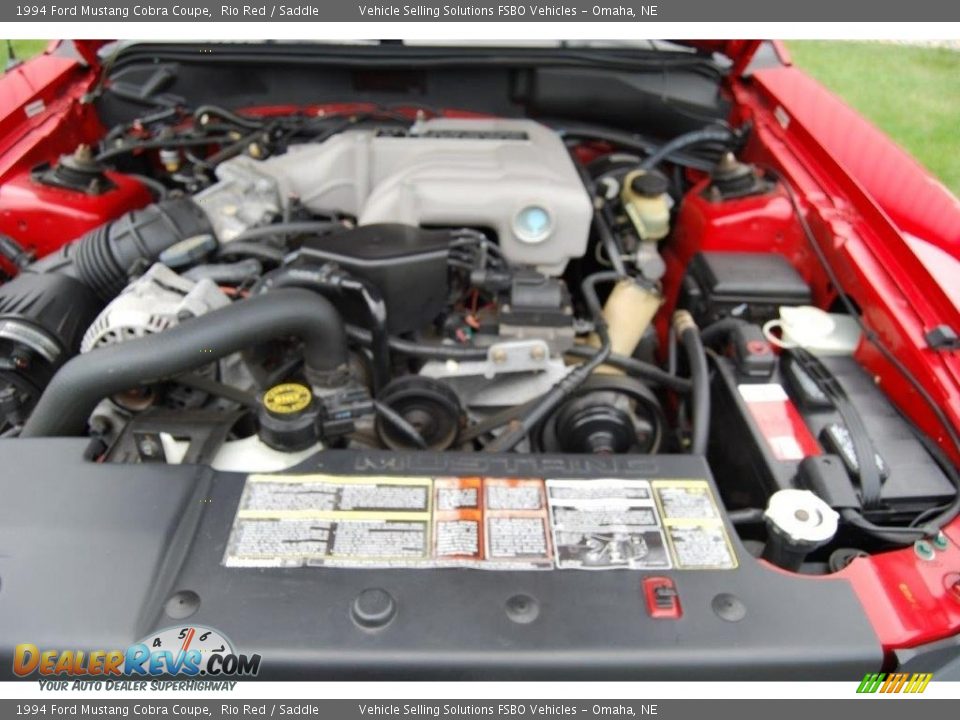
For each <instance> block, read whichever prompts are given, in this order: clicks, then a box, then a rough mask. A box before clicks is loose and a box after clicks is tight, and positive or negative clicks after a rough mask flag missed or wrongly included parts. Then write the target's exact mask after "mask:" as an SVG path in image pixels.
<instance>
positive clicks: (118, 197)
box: [0, 172, 152, 257]
mask: <svg viewBox="0 0 960 720" xmlns="http://www.w3.org/2000/svg"><path fill="white" fill-rule="evenodd" d="M107 177H108V178H110V180H111V181H113V183H114V184H115V185H116V187H115V188H114V189H112V190H110V191H108V192H105V193H103V194H102V195H87V194H86V193H82V192H76V191H72V190H65V189H62V188H57V187H50V186H46V185H41V184H39V183H37V182H35V181H34V180H33V179H32V178H31V177H30V174H29V173H21V174H20V175H17V176H16V177H14V178H12V179H10V180H8V181H6V182H5V183H3V184H2V185H0V233H2V234H4V235H8V236H10V237H12V238H13V239H14V240H16V241H17V242H19V243H20V245H21V246H22V247H24V248H26V249H29V250H32V251H33V252H34V254H35V255H36V257H43V256H44V255H46V254H48V253H51V252H54V251H55V250H58V249H59V248H60V247H61V246H62V245H64V244H65V243H68V242H70V241H71V240H74V239H76V238H78V237H80V236H81V235H83V234H84V233H85V232H87V231H88V230H92V229H93V228H95V227H97V226H98V225H102V224H103V223H104V222H106V221H107V220H110V219H112V218H115V217H118V216H120V215H122V214H123V213H125V212H127V211H128V210H134V209H136V208H140V207H143V206H144V205H147V204H148V203H149V202H150V200H151V199H152V196H151V194H150V191H149V190H148V189H147V188H146V186H145V185H143V184H142V183H140V182H139V181H137V180H134V179H133V178H131V177H130V176H128V175H124V174H122V173H114V172H108V173H107Z"/></svg>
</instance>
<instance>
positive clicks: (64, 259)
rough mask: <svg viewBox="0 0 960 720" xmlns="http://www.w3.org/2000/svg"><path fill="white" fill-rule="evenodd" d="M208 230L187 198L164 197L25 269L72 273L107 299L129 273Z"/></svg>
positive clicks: (210, 231) (124, 282) (201, 214)
mask: <svg viewBox="0 0 960 720" xmlns="http://www.w3.org/2000/svg"><path fill="white" fill-rule="evenodd" d="M212 233H213V230H212V229H211V227H210V221H209V220H207V216H206V214H205V213H204V212H203V210H202V209H201V208H200V206H199V205H197V204H196V203H195V202H193V200H191V199H190V198H177V199H174V200H164V201H163V202H159V203H155V204H153V205H148V206H147V207H145V208H143V209H142V210H133V211H131V212H128V213H126V214H125V215H121V216H120V217H118V218H117V219H116V220H112V221H111V222H108V223H104V224H103V225H101V226H100V227H97V228H94V229H93V230H91V231H90V232H88V233H87V234H86V235H84V236H82V237H80V238H78V239H77V240H75V241H74V242H72V243H69V244H67V245H64V246H63V248H62V249H61V250H60V251H59V252H57V253H54V254H53V255H48V256H47V257H45V258H43V259H42V260H39V261H37V262H35V263H34V264H33V265H31V266H30V267H29V271H30V272H36V273H49V272H57V273H62V274H64V275H69V276H71V277H75V278H76V279H77V280H79V281H80V282H82V283H83V284H84V285H86V286H87V287H88V288H90V289H91V290H93V292H94V293H96V294H97V295H98V296H99V297H100V299H101V300H103V301H104V302H107V301H109V300H112V299H113V298H115V297H116V296H117V295H118V294H119V293H120V291H121V290H123V288H124V287H126V285H127V282H129V280H130V275H131V273H132V272H135V271H137V270H142V269H145V268H147V267H149V266H150V265H152V264H153V263H154V262H155V261H156V260H157V258H158V257H160V253H162V252H163V251H164V250H166V249H167V248H169V247H171V246H173V245H175V244H177V243H178V242H181V241H183V240H188V239H190V238H193V237H196V236H198V235H208V234H212Z"/></svg>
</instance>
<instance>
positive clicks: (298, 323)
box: [20, 288, 348, 437]
mask: <svg viewBox="0 0 960 720" xmlns="http://www.w3.org/2000/svg"><path fill="white" fill-rule="evenodd" d="M290 335H293V336H297V337H299V338H300V339H302V340H303V346H304V347H303V355H304V371H305V374H306V376H307V380H308V381H309V382H310V383H311V384H312V385H315V386H318V387H337V386H339V385H342V384H343V383H345V382H346V380H347V379H348V369H347V338H346V333H345V331H344V326H343V321H342V319H341V318H340V315H339V314H338V313H337V311H336V309H334V307H333V305H331V304H330V301H328V300H327V299H326V298H324V297H322V296H320V295H318V294H317V293H314V292H310V291H309V290H301V289H295V288H290V289H282V290H275V291H273V292H270V293H266V294H263V295H259V296H257V297H252V298H249V299H247V300H241V301H239V302H235V303H233V304H232V305H229V306H227V307H225V308H221V309H219V310H214V311H212V312H209V313H206V314H205V315H201V316H199V317H195V318H191V319H189V320H185V321H184V322H182V323H180V324H179V325H177V326H176V327H173V328H171V329H169V330H167V331H165V332H163V333H159V334H156V335H147V336H145V337H142V338H137V339H135V340H129V341H127V342H123V343H120V344H117V345H110V346H107V347H103V348H99V349H97V350H93V351H92V352H89V353H86V354H84V355H79V356H77V357H75V358H73V359H72V360H70V361H69V362H68V363H67V364H65V365H64V366H63V367H62V368H60V370H59V371H58V372H57V374H56V375H54V376H53V379H52V380H51V381H50V384H49V385H48V386H47V388H46V390H45V391H44V393H43V395H42V396H41V397H40V400H39V401H38V402H37V406H36V407H35V408H34V410H33V412H32V413H31V415H30V418H29V419H28V420H27V422H26V424H25V425H24V427H23V431H22V432H21V433H20V437H46V436H60V435H80V434H83V432H84V431H85V428H86V422H87V418H89V416H90V413H91V412H92V411H93V409H94V407H95V406H96V404H97V403H98V402H100V400H102V399H103V398H105V397H107V396H110V395H113V394H115V393H118V392H123V391H124V390H129V389H130V388H133V387H136V386H138V385H142V384H143V383H147V382H154V381H157V380H162V379H164V378H169V377H172V376H175V375H179V374H181V373H185V372H189V371H191V370H195V369H196V368H198V367H201V366H203V365H206V364H208V363H210V362H212V361H214V360H218V359H220V358H222V357H225V356H227V355H231V354H232V353H235V352H239V351H241V350H244V349H246V348H248V347H250V346H251V345H255V344H257V343H262V342H264V341H265V340H271V339H275V338H279V337H286V336H290Z"/></svg>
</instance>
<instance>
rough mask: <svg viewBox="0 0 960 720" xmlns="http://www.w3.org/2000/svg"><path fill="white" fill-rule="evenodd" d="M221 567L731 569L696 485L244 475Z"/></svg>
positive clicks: (711, 511)
mask: <svg viewBox="0 0 960 720" xmlns="http://www.w3.org/2000/svg"><path fill="white" fill-rule="evenodd" d="M224 564H225V565H227V566H228V567H289V566H335V567H403V568H409V567H424V568H438V567H472V568H482V569H491V570H549V569H554V568H561V569H564V568H578V569H594V570H603V569H614V568H627V569H637V570H663V569H669V568H671V567H676V568H678V569H687V568H690V569H694V568H698V569H699V568H713V569H729V568H734V567H736V565H737V561H736V556H735V555H734V552H733V549H732V546H731V545H730V541H729V538H728V536H727V532H726V529H725V528H724V527H723V523H722V521H721V519H720V513H719V511H718V509H717V505H716V503H715V501H714V499H713V495H712V493H711V491H710V488H709V486H708V485H707V483H706V482H704V481H702V480H655V481H653V482H650V481H647V480H614V479H609V480H593V479H591V480H541V479H529V478H486V477H437V478H430V477H375V476H349V475H338V476H334V475H251V476H249V477H248V478H247V482H246V485H245V487H244V490H243V494H242V496H241V498H240V505H239V508H238V510H237V515H236V518H235V520H234V523H233V529H232V531H231V534H230V539H229V541H228V543H227V551H226V554H225V556H224Z"/></svg>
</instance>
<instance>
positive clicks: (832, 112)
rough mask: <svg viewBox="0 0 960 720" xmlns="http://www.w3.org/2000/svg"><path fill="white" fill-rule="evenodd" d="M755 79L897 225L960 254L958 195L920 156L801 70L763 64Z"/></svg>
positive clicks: (953, 253)
mask: <svg viewBox="0 0 960 720" xmlns="http://www.w3.org/2000/svg"><path fill="white" fill-rule="evenodd" d="M757 80H758V82H759V83H761V84H762V85H763V86H764V87H765V88H766V90H767V91H768V92H769V93H770V94H771V95H773V96H775V97H776V98H777V99H778V100H779V102H780V103H781V105H783V107H784V108H785V109H786V110H787V111H788V112H789V113H790V116H791V118H792V120H793V121H794V122H797V123H800V124H801V125H803V126H804V127H805V128H806V130H807V131H808V132H809V133H810V134H811V135H813V136H814V137H815V138H816V139H817V142H819V143H820V145H822V147H823V149H824V150H825V151H826V152H828V153H829V154H830V155H831V156H832V157H833V158H834V159H835V160H836V161H837V163H839V164H840V165H842V166H843V168H844V169H845V170H846V172H847V173H849V174H850V176H851V177H853V178H856V180H857V181H858V182H859V183H860V184H861V185H862V186H863V189H864V190H865V191H866V192H867V193H869V195H870V196H871V197H872V198H873V199H874V200H875V201H876V203H877V205H879V206H880V207H881V208H882V209H883V210H884V212H886V213H887V215H889V216H890V219H891V220H893V222H894V223H896V226H897V227H898V228H899V229H901V230H903V231H904V232H906V233H910V234H911V235H914V236H916V237H919V238H921V239H922V240H925V241H926V242H929V243H932V244H933V245H936V246H937V247H940V248H942V249H944V250H946V251H948V252H950V253H951V254H952V255H954V256H955V257H960V199H958V198H956V197H954V196H953V195H952V194H951V193H950V191H949V190H947V188H945V187H944V186H943V185H942V184H941V183H940V182H938V181H937V180H936V179H934V178H933V177H932V176H931V175H930V174H929V173H928V172H927V171H926V170H924V168H923V167H921V166H920V165H919V164H918V163H917V161H916V160H914V159H913V158H912V157H911V156H910V155H908V154H907V153H906V152H904V151H903V150H902V149H900V147H898V146H897V145H896V144H895V143H894V142H892V141H891V140H890V138H889V137H887V136H886V135H884V134H883V133H882V132H881V131H880V130H878V129H877V128H876V127H874V126H873V125H871V124H870V123H869V122H867V121H866V120H865V119H864V118H863V117H861V116H860V115H859V114H857V113H856V111H854V110H852V109H851V108H849V107H848V106H847V105H845V104H844V103H843V102H842V101H841V100H840V99H839V98H837V96H836V95H833V94H832V93H830V92H829V91H828V90H826V89H825V88H824V87H823V86H821V85H820V84H819V83H817V81H816V80H814V79H813V78H811V77H810V76H809V75H806V74H804V73H803V72H801V71H800V70H798V69H796V68H782V69H777V70H762V71H759V72H758V73H757Z"/></svg>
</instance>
